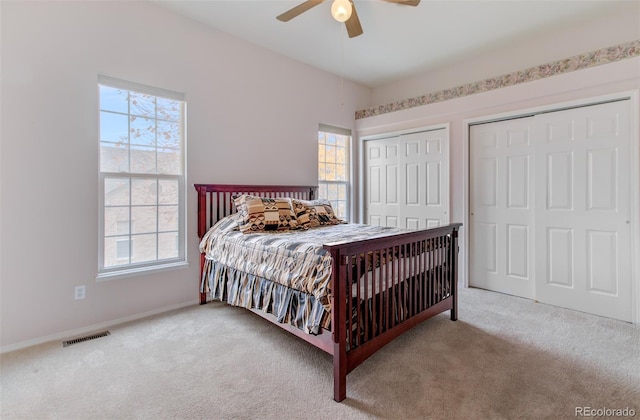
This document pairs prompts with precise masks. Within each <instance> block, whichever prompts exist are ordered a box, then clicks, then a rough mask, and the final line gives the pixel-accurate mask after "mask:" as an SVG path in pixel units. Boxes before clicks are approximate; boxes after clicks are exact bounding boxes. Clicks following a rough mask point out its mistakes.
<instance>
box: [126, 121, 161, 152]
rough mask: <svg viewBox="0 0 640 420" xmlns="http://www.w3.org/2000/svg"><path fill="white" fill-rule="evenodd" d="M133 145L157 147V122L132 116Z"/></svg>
mask: <svg viewBox="0 0 640 420" xmlns="http://www.w3.org/2000/svg"><path fill="white" fill-rule="evenodd" d="M130 130H131V135H130V142H131V144H139V145H141V146H155V145H156V120H152V119H150V118H142V117H136V116H135V115H132V116H131V129H130Z"/></svg>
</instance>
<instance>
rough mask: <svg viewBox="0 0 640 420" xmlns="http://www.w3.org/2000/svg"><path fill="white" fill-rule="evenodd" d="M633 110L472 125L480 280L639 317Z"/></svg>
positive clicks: (587, 110)
mask: <svg viewBox="0 0 640 420" xmlns="http://www.w3.org/2000/svg"><path fill="white" fill-rule="evenodd" d="M629 110H630V101H618V102H611V103H606V104H598V105H592V106H585V107H580V108H574V109H568V110H562V111H555V112H547V113H542V114H538V115H535V116H532V117H527V118H520V119H515V120H508V121H500V122H494V123H488V124H480V125H475V126H472V127H471V132H470V146H471V147H470V150H471V158H470V165H471V168H470V175H471V180H470V187H471V188H470V203H471V217H470V224H471V226H470V236H471V238H470V241H471V242H470V245H471V246H470V270H469V273H470V278H469V284H470V285H472V286H476V287H481V288H486V289H490V290H495V291H499V292H504V293H509V294H513V295H516V296H521V297H526V298H531V299H536V300H538V301H540V302H544V303H549V304H552V305H556V306H562V307H565V308H569V309H575V310H579V311H583V312H588V313H592V314H596V315H602V316H606V317H610V318H615V319H620V320H624V321H631V318H632V310H631V303H632V302H631V291H632V278H631V264H632V258H631V225H630V195H631V191H630V183H629V178H630V173H631V171H630V162H631V159H630V142H631V133H630V111H629Z"/></svg>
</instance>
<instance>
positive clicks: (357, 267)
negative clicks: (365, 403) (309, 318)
mask: <svg viewBox="0 0 640 420" xmlns="http://www.w3.org/2000/svg"><path fill="white" fill-rule="evenodd" d="M195 188H196V190H197V192H198V237H199V238H202V237H203V235H204V234H205V233H206V232H207V230H208V229H209V228H210V227H211V226H212V225H213V224H214V223H215V222H216V221H217V220H219V219H221V218H222V217H225V216H227V215H229V214H231V213H234V212H235V208H234V206H233V199H232V197H233V196H235V195H238V194H248V193H250V194H254V195H258V196H263V197H271V198H275V197H293V198H298V199H302V200H311V199H314V195H315V191H316V187H306V186H270V185H221V184H195ZM460 226H461V223H452V224H450V225H447V226H441V227H436V228H431V229H426V230H419V231H411V232H407V233H403V234H398V235H393V236H387V237H383V238H374V239H368V240H362V241H355V242H346V243H337V244H327V245H325V246H324V248H325V249H326V250H328V251H329V252H330V253H331V257H332V261H333V266H332V273H331V290H332V293H333V296H332V310H331V330H330V331H329V330H321V333H320V334H318V335H312V334H307V333H305V332H304V331H302V330H300V329H298V328H296V327H294V326H291V325H289V324H285V323H279V322H277V321H276V319H275V317H274V316H272V315H271V314H268V313H265V312H263V311H262V310H256V309H252V312H254V313H256V314H258V315H259V316H261V317H263V318H265V319H267V320H269V321H270V322H273V323H274V324H276V325H278V326H279V327H281V328H283V329H285V330H287V331H289V332H291V333H292V334H294V335H296V336H298V337H300V338H302V339H303V340H305V341H307V342H309V343H310V344H312V345H314V346H316V347H318V348H320V349H322V350H324V351H325V352H327V353H329V354H330V355H332V356H333V373H334V395H333V398H334V400H335V401H338V402H340V401H342V400H344V399H345V398H346V396H347V387H346V378H347V374H348V373H349V372H351V371H352V370H353V369H355V368H356V367H357V366H358V365H360V364H361V363H362V362H364V361H365V360H366V359H367V358H368V357H370V356H371V355H373V354H374V353H375V352H376V351H377V350H379V349H380V348H382V347H383V346H384V345H386V344H387V343H389V342H391V341H392V340H393V339H394V338H396V337H398V336H399V335H401V334H402V333H404V332H405V331H407V330H409V329H410V328H412V327H414V326H415V325H417V324H419V323H420V322H422V321H424V320H426V319H428V318H431V317H433V316H435V315H437V314H439V313H441V312H445V311H451V320H453V321H455V320H456V319H457V309H458V299H457V279H458V262H457V261H458V229H459V228H460ZM399 255H402V256H405V257H408V258H405V259H404V261H403V262H402V263H396V264H389V263H387V262H388V261H389V259H390V258H397V257H398V256H399ZM200 262H201V265H200V267H201V279H202V274H203V273H202V271H203V270H204V262H205V255H204V254H202V255H201V258H200ZM376 267H377V268H376ZM367 277H368V280H366V278H367ZM350 285H351V286H350ZM201 290H202V289H201ZM349 295H352V296H353V297H352V298H349ZM200 302H201V304H204V303H206V302H207V293H202V292H201V294H200ZM349 314H351V316H349Z"/></svg>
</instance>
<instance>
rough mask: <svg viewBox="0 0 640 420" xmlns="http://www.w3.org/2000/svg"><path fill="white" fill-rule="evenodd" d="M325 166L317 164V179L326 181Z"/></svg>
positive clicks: (320, 163)
mask: <svg viewBox="0 0 640 420" xmlns="http://www.w3.org/2000/svg"><path fill="white" fill-rule="evenodd" d="M326 171H327V165H326V164H325V163H322V162H319V163H318V179H319V180H321V181H324V180H326V179H327V173H326Z"/></svg>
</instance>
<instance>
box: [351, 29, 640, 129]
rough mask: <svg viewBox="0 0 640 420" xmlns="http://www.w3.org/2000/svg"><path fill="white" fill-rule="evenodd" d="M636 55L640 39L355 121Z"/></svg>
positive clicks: (362, 114) (405, 102)
mask: <svg viewBox="0 0 640 420" xmlns="http://www.w3.org/2000/svg"><path fill="white" fill-rule="evenodd" d="M636 56H640V40H634V41H630V42H627V43H624V44H619V45H614V46H613V47H609V48H603V49H600V50H596V51H591V52H588V53H585V54H580V55H575V56H573V57H569V58H565V59H563V60H557V61H552V62H550V63H546V64H542V65H539V66H535V67H529V68H528V69H524V70H520V71H516V72H513V73H509V74H505V75H502V76H498V77H492V78H489V79H485V80H481V81H479V82H471V83H467V84H464V85H461V86H456V87H454V88H450V89H444V90H440V91H437V92H433V93H428V94H426V95H422V96H417V97H415V98H410V99H402V100H400V101H397V102H392V103H389V104H386V105H380V106H377V107H372V108H367V109H363V110H360V111H356V120H359V119H362V118H368V117H373V116H376V115H381V114H386V113H389V112H395V111H402V110H404V109H409V108H415V107H418V106H422V105H427V104H432V103H436V102H443V101H448V100H450V99H455V98H460V97H463V96H468V95H473V94H476V93H482V92H488V91H490V90H494V89H500V88H504V87H508V86H513V85H517V84H520V83H525V82H531V81H533V80H538V79H544V78H547V77H551V76H557V75H559V74H563V73H569V72H572V71H576V70H582V69H586V68H589V67H595V66H599V65H602V64H608V63H613V62H615V61H620V60H624V59H626V58H631V57H636Z"/></svg>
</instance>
